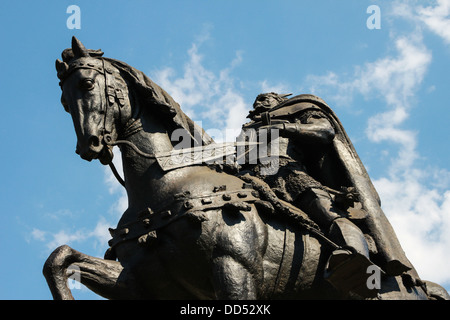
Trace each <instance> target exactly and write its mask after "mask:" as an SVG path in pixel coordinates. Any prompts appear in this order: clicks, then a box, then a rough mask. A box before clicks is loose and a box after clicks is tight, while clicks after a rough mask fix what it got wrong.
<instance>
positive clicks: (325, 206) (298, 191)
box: [238, 92, 373, 285]
mask: <svg viewBox="0 0 450 320" xmlns="http://www.w3.org/2000/svg"><path fill="white" fill-rule="evenodd" d="M286 96H287V95H279V94H276V93H273V92H272V93H265V94H260V95H258V97H257V98H256V100H255V102H254V104H253V107H254V109H253V110H252V111H250V112H249V115H248V118H250V119H251V120H252V121H251V122H249V123H247V124H245V125H244V126H243V129H242V130H243V131H242V133H241V136H240V138H238V140H239V139H242V138H243V136H244V137H245V135H246V131H248V130H250V131H251V130H256V131H260V130H261V129H262V128H266V129H278V130H279V138H278V139H277V144H278V149H279V154H278V157H279V158H278V171H277V172H276V174H265V173H264V171H263V170H262V167H263V166H264V165H261V163H259V165H253V166H252V165H250V166H248V165H243V168H244V169H250V170H252V171H253V173H254V174H255V175H256V176H258V177H259V178H261V179H262V180H263V181H265V182H266V183H267V184H268V185H269V186H270V187H271V189H272V190H273V191H274V192H275V193H276V194H277V196H278V197H280V198H281V199H283V200H285V201H288V202H290V203H292V204H293V205H295V206H296V207H298V208H299V209H301V210H302V211H304V212H305V213H307V214H308V216H309V217H310V218H311V219H312V220H314V222H316V223H317V224H318V225H319V226H320V227H321V228H322V230H323V231H324V232H325V234H326V235H327V236H328V237H329V238H330V239H331V240H332V241H334V242H335V243H337V244H338V245H340V246H341V249H337V250H335V251H334V252H333V253H332V254H331V256H330V259H329V261H328V266H327V268H328V269H327V270H328V271H327V272H328V273H329V274H332V273H333V272H334V269H335V268H336V267H337V266H338V265H339V264H340V263H341V262H343V261H349V260H351V259H352V258H353V257H354V256H358V257H359V259H358V261H359V263H362V264H364V265H365V266H369V265H372V264H373V263H372V262H370V260H369V248H368V244H367V242H366V240H365V237H364V235H363V233H362V231H361V230H360V229H359V228H358V227H357V226H356V225H355V224H354V223H353V222H351V221H350V220H349V219H347V218H345V217H344V214H343V212H342V211H341V209H340V208H338V207H337V206H336V204H335V203H334V202H333V199H332V197H331V196H330V194H329V192H328V190H327V189H326V188H325V187H324V186H323V185H322V184H321V183H320V182H318V181H317V180H316V179H314V178H313V177H311V175H310V174H309V173H308V171H307V169H306V166H305V164H304V163H303V162H304V161H303V160H304V155H305V154H304V152H307V149H306V148H305V146H308V145H310V146H311V145H317V144H321V145H323V146H326V145H329V144H331V143H332V141H333V139H334V136H335V131H334V128H333V126H332V124H331V123H330V121H328V119H327V117H326V115H325V114H324V113H323V112H322V111H321V110H320V109H319V108H314V107H308V108H305V109H306V110H304V111H300V112H298V113H296V114H295V117H293V115H289V114H286V115H284V116H282V117H279V118H281V119H282V120H278V121H277V122H275V121H271V120H270V116H269V115H268V111H269V110H271V109H272V108H274V107H276V106H278V105H279V104H280V103H282V102H283V101H285V100H287V98H286ZM267 148H268V149H269V147H267ZM272 173H273V172H272ZM361 257H363V258H362V259H361ZM366 268H367V267H366ZM364 273H366V270H364ZM365 279H367V274H362V275H361V278H360V279H358V281H360V282H361V283H362V282H363V281H364V285H365Z"/></svg>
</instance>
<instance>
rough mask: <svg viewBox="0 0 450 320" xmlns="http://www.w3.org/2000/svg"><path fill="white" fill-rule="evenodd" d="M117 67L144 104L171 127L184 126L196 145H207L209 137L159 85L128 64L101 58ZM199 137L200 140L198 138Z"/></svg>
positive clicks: (210, 140)
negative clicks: (169, 123) (149, 106)
mask: <svg viewBox="0 0 450 320" xmlns="http://www.w3.org/2000/svg"><path fill="white" fill-rule="evenodd" d="M103 59H105V60H106V61H108V62H109V63H111V64H112V65H113V66H114V67H115V68H117V69H118V70H119V71H120V73H121V75H123V76H124V77H125V78H126V79H127V80H128V83H129V85H131V86H132V87H133V88H134V89H135V90H136V93H137V95H138V97H139V98H140V100H141V101H142V102H143V104H144V105H147V106H148V105H151V106H152V108H155V111H157V112H158V113H159V114H161V115H162V116H163V118H164V120H166V119H167V121H170V122H171V124H172V127H173V129H177V128H184V129H186V130H187V131H188V132H189V134H190V135H191V137H192V139H193V141H194V143H195V144H196V145H207V144H210V143H212V142H214V141H213V140H212V138H211V137H209V135H207V134H206V132H205V131H204V130H203V129H202V128H201V127H200V126H198V125H196V124H195V122H194V121H192V120H191V119H190V118H189V116H188V115H187V114H185V113H184V112H183V110H181V107H180V105H179V104H178V103H177V102H176V101H175V100H174V99H173V98H172V97H171V96H170V95H169V94H168V93H167V92H166V91H165V90H164V89H162V88H161V87H160V86H159V85H157V84H156V83H155V82H153V81H152V80H151V79H150V78H149V77H147V76H146V75H145V74H144V73H143V72H142V71H139V70H137V69H136V68H133V67H131V66H130V65H128V64H126V63H124V62H122V61H119V60H115V59H111V58H103ZM199 139H200V140H199Z"/></svg>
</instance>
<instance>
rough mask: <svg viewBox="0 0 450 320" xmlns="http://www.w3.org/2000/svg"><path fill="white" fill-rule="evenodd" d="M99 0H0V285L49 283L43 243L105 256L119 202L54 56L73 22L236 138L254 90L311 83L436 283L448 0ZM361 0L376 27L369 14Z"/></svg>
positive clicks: (25, 288) (444, 256)
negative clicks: (79, 140)
mask: <svg viewBox="0 0 450 320" xmlns="http://www.w3.org/2000/svg"><path fill="white" fill-rule="evenodd" d="M105 3H106V2H104V1H24V0H21V1H14V2H13V1H8V2H7V1H2V2H1V3H0V12H1V19H0V39H1V41H2V43H3V45H2V50H1V53H0V58H1V59H0V61H1V64H2V66H1V68H2V74H3V77H2V80H1V84H2V85H1V87H0V88H1V96H2V112H3V114H2V117H0V124H1V125H0V139H1V146H2V151H1V153H2V156H1V157H0V167H1V177H2V183H1V187H0V188H1V189H0V190H1V192H0V195H1V197H2V201H0V206H1V212H2V218H3V221H2V223H1V224H0V234H1V236H0V239H1V241H0V250H1V252H2V257H1V259H2V260H1V262H2V263H1V264H0V283H1V285H0V299H50V298H51V295H50V292H49V290H48V288H47V285H46V283H45V280H44V278H43V276H42V273H41V270H42V265H43V263H44V261H45V259H46V258H47V256H48V255H49V254H50V252H51V251H52V250H53V249H54V248H56V247H57V246H58V245H60V244H64V243H66V244H69V245H70V246H72V247H73V248H75V249H77V250H79V251H82V252H84V253H87V254H90V255H93V256H103V253H104V251H105V250H106V248H107V240H108V239H109V237H108V231H107V228H108V227H111V226H115V224H116V223H117V220H118V218H119V217H120V215H121V213H122V212H123V210H124V209H125V208H126V197H125V195H124V193H123V190H121V187H120V186H118V184H117V183H116V182H115V181H114V178H113V177H112V176H111V174H110V172H109V171H108V168H105V167H103V166H102V165H101V164H100V163H98V162H91V163H88V162H86V161H84V160H82V159H81V158H79V157H78V156H77V155H76V154H75V152H74V151H75V144H76V139H75V133H74V130H73V127H72V122H71V119H70V117H69V116H68V115H67V114H66V113H65V112H64V111H63V108H62V106H61V105H60V103H59V98H60V93H61V92H60V89H59V87H58V79H57V78H56V72H55V68H54V61H55V60H56V59H57V58H60V54H61V51H62V50H63V49H65V48H67V47H69V46H70V41H71V37H72V36H73V35H75V36H77V37H78V38H79V39H80V40H81V41H82V42H83V43H84V44H85V45H86V47H88V48H91V49H98V48H101V49H102V50H103V51H104V52H105V56H107V57H111V58H115V59H119V60H122V61H125V62H127V63H128V64H130V65H132V66H134V67H136V68H137V69H139V70H141V71H143V72H145V73H146V74H147V75H148V76H149V77H151V78H152V79H153V80H154V81H155V82H157V83H158V84H160V85H161V86H162V87H163V88H164V89H166V90H167V91H168V92H169V93H170V94H171V95H172V96H173V97H174V98H175V100H177V101H178V102H179V103H180V104H181V106H182V108H183V110H185V111H186V112H187V113H188V114H189V115H190V116H191V117H192V118H193V119H194V120H196V121H197V122H199V123H201V124H202V125H203V127H204V128H205V129H207V130H209V132H210V133H211V134H213V135H215V137H216V138H217V140H226V141H231V139H233V138H234V136H232V134H228V135H227V134H226V132H228V133H230V132H235V131H233V130H237V129H239V127H240V126H241V124H242V123H243V122H245V116H246V114H247V112H248V109H249V108H250V107H251V104H252V102H253V100H254V98H255V97H256V95H257V94H259V93H261V92H266V91H278V92H280V93H293V94H301V93H313V94H316V95H318V96H320V97H322V98H323V99H324V100H325V101H327V102H328V104H329V105H330V106H331V107H332V108H333V109H334V110H335V112H336V113H337V114H338V116H339V117H340V119H341V121H342V122H343V124H344V127H345V129H346V131H347V133H348V134H349V136H350V138H351V139H352V141H353V143H354V144H355V147H356V149H357V151H358V153H359V155H360V157H361V158H362V160H363V162H364V164H365V165H366V167H367V169H368V170H369V174H370V176H371V177H372V180H373V181H374V183H375V186H376V188H377V190H378V192H379V194H380V196H381V200H382V206H383V209H384V211H385V213H386V214H387V216H388V218H389V219H390V221H391V223H392V224H393V226H394V229H395V230H396V232H397V235H398V237H399V238H400V242H401V243H402V245H403V248H404V250H405V252H406V254H407V256H408V257H409V258H410V260H411V261H412V263H413V264H414V265H415V267H416V269H417V270H418V272H419V274H420V275H421V277H422V278H423V279H426V280H432V281H435V282H439V283H440V284H442V285H444V286H445V287H446V288H447V289H448V290H449V289H450V271H449V268H448V267H449V266H450V257H449V254H448V253H447V251H448V248H449V247H450V232H449V231H448V230H450V165H449V163H450V152H449V148H448V145H449V142H448V139H449V137H450V134H449V132H448V121H449V119H450V110H449V102H448V101H450V90H449V88H450V79H449V76H448V74H449V73H450V64H449V58H450V1H449V0H435V1H364V0H358V1H356V0H345V1H332V0H327V1H323V0H321V1H299V0H295V1H293V0H292V1H288V0H279V1H268V0H259V1H256V0H245V1H242V0H240V1H235V0H227V1H221V0H216V1H201V0H192V1H127V2H124V1H116V0H114V1H108V4H107V5H106V4H105ZM69 5H77V6H78V7H79V8H80V12H81V25H80V26H81V28H80V29H69V28H68V27H67V24H66V22H67V19H68V18H69V17H70V14H68V13H67V12H66V10H67V8H68V7H69ZM370 5H377V6H378V7H379V8H380V10H381V11H380V21H381V28H380V29H369V28H368V27H367V24H366V22H367V19H368V18H369V17H370V16H371V13H367V8H368V7H369V6H370ZM225 129H228V130H225ZM118 158H119V157H116V159H118ZM73 291H74V296H75V298H78V299H96V298H97V297H96V296H95V295H94V294H92V293H90V292H89V291H88V290H87V289H85V288H81V289H75V290H73Z"/></svg>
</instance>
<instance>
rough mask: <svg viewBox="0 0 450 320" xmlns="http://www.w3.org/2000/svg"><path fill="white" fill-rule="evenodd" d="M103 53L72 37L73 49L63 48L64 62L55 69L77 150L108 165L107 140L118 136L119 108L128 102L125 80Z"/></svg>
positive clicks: (84, 155)
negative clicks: (75, 138)
mask: <svg viewBox="0 0 450 320" xmlns="http://www.w3.org/2000/svg"><path fill="white" fill-rule="evenodd" d="M102 54H103V53H102V52H101V51H99V50H87V49H86V48H85V47H84V46H83V44H82V43H81V42H80V41H79V40H78V39H76V38H75V37H73V39H72V48H71V49H66V50H64V52H63V54H62V56H63V61H60V60H56V69H57V71H58V78H59V79H60V80H61V82H60V86H61V89H62V95H61V103H62V104H63V106H64V108H65V110H66V111H67V112H68V113H70V115H71V116H72V120H73V124H74V127H75V132H76V134H77V147H76V152H77V153H78V154H79V155H80V156H81V158H83V159H85V160H88V161H91V160H92V159H99V160H100V162H101V163H102V164H108V163H110V162H111V160H112V156H113V153H112V150H111V146H110V145H108V144H107V143H105V139H111V140H114V139H116V137H117V129H116V122H117V121H118V119H119V113H120V112H122V110H120V111H119V109H120V108H122V107H123V106H124V105H127V104H128V105H129V101H128V92H127V86H126V84H125V81H124V80H123V79H122V78H121V77H120V74H119V71H118V70H117V69H116V68H114V67H113V66H112V64H111V63H109V62H108V61H107V60H106V59H104V58H102V57H101V56H102Z"/></svg>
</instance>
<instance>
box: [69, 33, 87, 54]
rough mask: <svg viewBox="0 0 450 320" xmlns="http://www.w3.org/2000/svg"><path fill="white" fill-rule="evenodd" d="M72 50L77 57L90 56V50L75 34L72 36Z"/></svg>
mask: <svg viewBox="0 0 450 320" xmlns="http://www.w3.org/2000/svg"><path fill="white" fill-rule="evenodd" d="M72 52H73V55H74V56H75V57H76V58H80V57H89V52H88V50H87V49H86V48H85V47H84V45H83V44H82V43H81V41H80V40H78V39H77V38H76V37H75V36H73V37H72Z"/></svg>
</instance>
